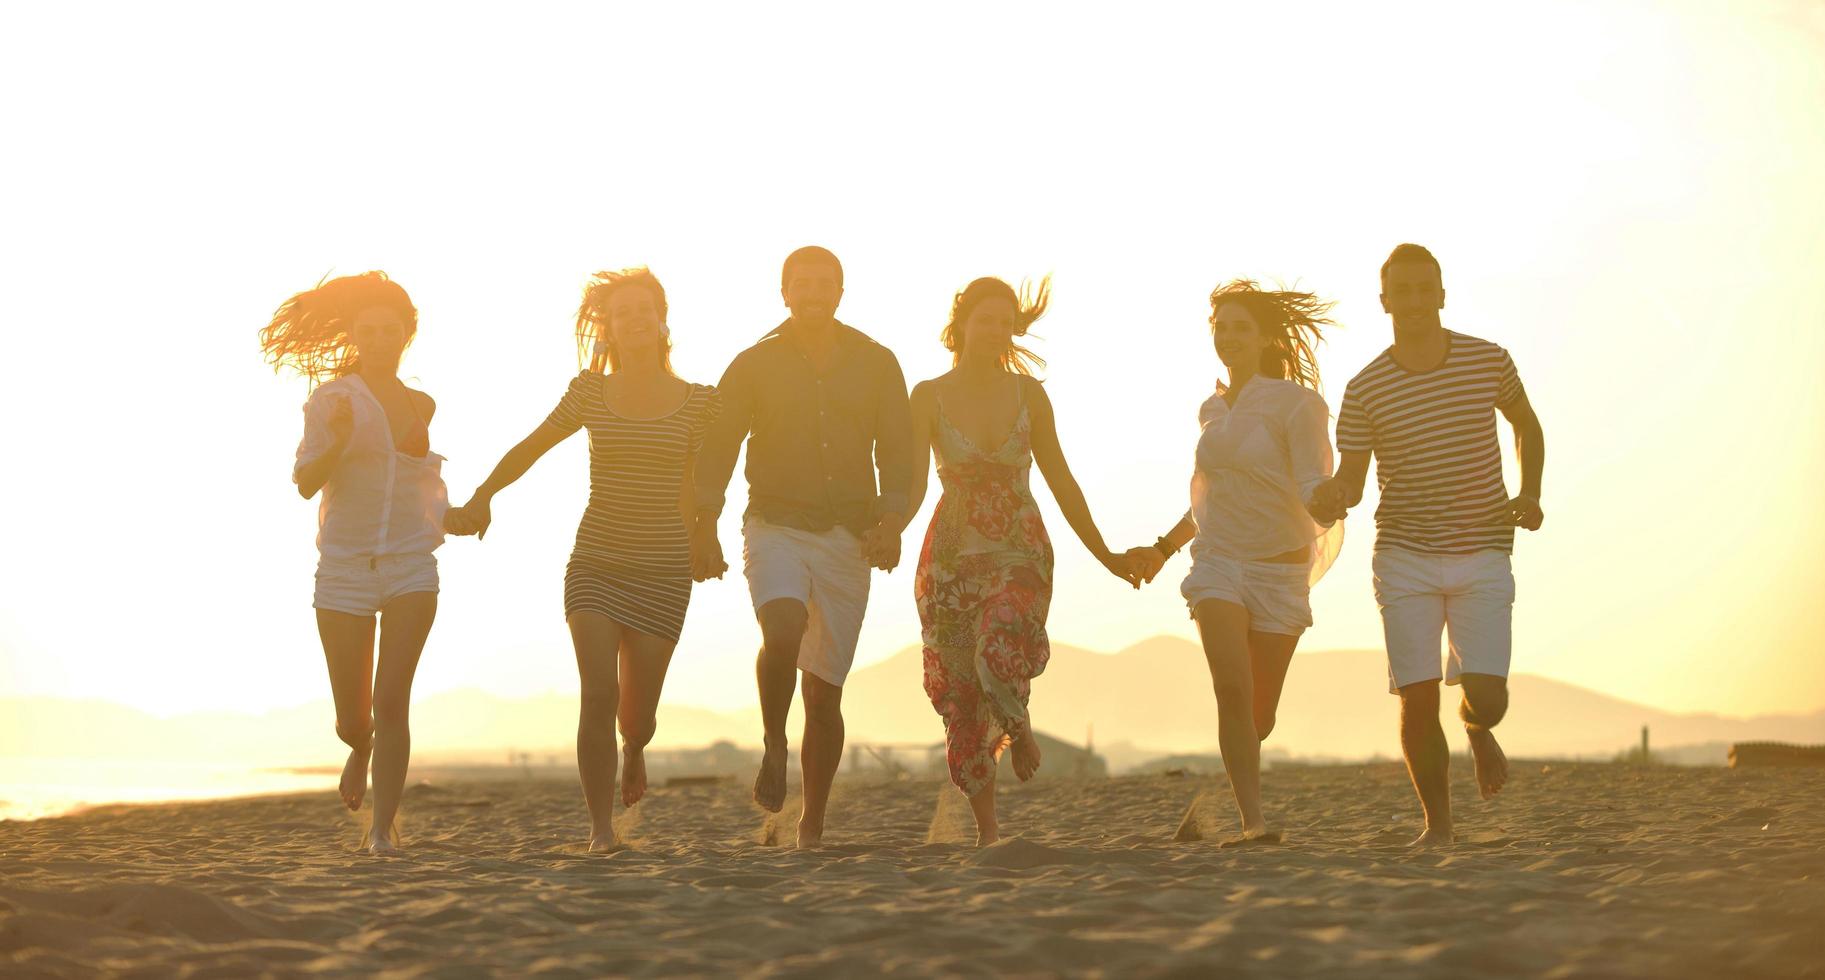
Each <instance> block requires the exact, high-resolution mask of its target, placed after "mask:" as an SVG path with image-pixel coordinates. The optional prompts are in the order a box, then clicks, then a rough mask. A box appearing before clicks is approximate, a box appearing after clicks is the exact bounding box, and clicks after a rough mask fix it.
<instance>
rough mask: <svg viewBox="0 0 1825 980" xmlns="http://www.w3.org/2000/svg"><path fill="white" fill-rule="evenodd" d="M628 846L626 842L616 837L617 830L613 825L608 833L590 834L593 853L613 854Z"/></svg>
mask: <svg viewBox="0 0 1825 980" xmlns="http://www.w3.org/2000/svg"><path fill="white" fill-rule="evenodd" d="M626 848H627V845H626V844H623V843H621V842H620V841H619V840H616V839H615V831H614V828H612V827H611V828H609V830H608V832H607V833H595V832H591V833H590V835H589V853H591V854H613V853H615V852H616V851H620V850H625V849H626Z"/></svg>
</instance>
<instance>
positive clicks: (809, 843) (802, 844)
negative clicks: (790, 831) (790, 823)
mask: <svg viewBox="0 0 1825 980" xmlns="http://www.w3.org/2000/svg"><path fill="white" fill-rule="evenodd" d="M823 843H824V828H823V827H822V826H821V825H820V826H816V827H814V826H812V825H810V824H808V823H806V822H805V821H804V820H800V821H799V822H798V843H797V844H795V845H793V846H795V847H797V848H798V849H799V850H801V851H809V850H811V849H812V848H815V847H817V846H819V845H821V844H823Z"/></svg>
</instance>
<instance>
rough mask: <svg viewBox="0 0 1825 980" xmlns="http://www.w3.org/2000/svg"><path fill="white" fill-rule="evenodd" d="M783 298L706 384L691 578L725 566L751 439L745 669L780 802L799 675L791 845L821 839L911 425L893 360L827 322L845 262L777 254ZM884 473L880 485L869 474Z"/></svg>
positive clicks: (812, 251) (765, 782)
mask: <svg viewBox="0 0 1825 980" xmlns="http://www.w3.org/2000/svg"><path fill="white" fill-rule="evenodd" d="M780 295H781V298H783V299H784V300H785V304H786V307H787V308H788V309H789V310H791V313H792V315H791V316H790V317H789V318H787V320H786V321H785V322H784V323H782V324H780V325H779V327H778V328H777V329H775V330H774V331H773V332H771V333H769V334H767V335H766V336H765V337H763V338H762V339H761V341H760V342H759V343H757V344H755V345H754V346H753V347H750V348H748V349H747V350H745V351H743V352H742V353H741V354H739V355H737V356H736V358H735V360H734V362H733V363H731V364H730V365H729V369H728V371H727V372H725V373H724V374H723V377H722V381H721V383H720V384H719V385H718V386H717V387H718V388H719V389H720V390H721V392H722V395H723V399H724V411H723V414H722V416H721V418H719V419H718V420H717V421H716V423H715V424H714V425H712V426H711V428H710V434H709V436H708V437H707V438H706V439H705V441H704V445H703V454H702V458H701V459H700V460H699V462H698V466H697V501H698V511H697V524H696V532H695V533H696V534H697V536H698V537H699V539H700V540H702V541H704V542H705V546H704V547H703V549H702V550H701V552H700V555H699V557H698V558H697V559H695V564H694V567H693V573H694V575H695V576H696V577H697V579H698V580H699V581H702V579H703V578H705V577H707V576H709V575H712V574H715V569H717V568H719V567H720V566H721V564H722V549H721V546H720V543H719V542H718V541H717V539H716V518H717V515H718V514H719V513H720V512H721V510H722V506H723V499H724V493H725V492H726V491H727V489H728V485H729V477H730V475H731V473H732V471H733V470H734V468H735V457H736V455H737V453H738V452H739V451H740V449H741V444H742V440H743V439H744V438H745V439H747V441H748V463H747V478H748V508H747V511H746V513H745V514H744V515H743V525H742V540H743V563H742V564H743V569H742V570H743V572H744V573H745V574H746V576H747V579H748V591H749V593H750V595H751V597H752V598H753V601H754V611H755V617H756V618H757V619H758V620H759V621H760V629H761V637H762V641H761V642H762V646H761V651H760V657H759V660H758V662H757V663H756V665H755V676H756V681H757V684H758V686H759V688H760V707H761V719H762V723H763V725H764V727H765V741H766V745H765V756H764V758H763V760H762V762H761V766H760V772H759V774H758V775H757V776H756V777H755V780H754V799H755V801H756V802H757V803H759V804H760V805H761V806H762V807H764V808H766V809H767V810H770V811H773V812H778V811H779V810H780V808H781V807H782V806H783V805H784V803H785V798H786V755H787V753H786V715H787V713H788V712H789V711H790V709H791V707H792V687H793V682H794V680H795V679H796V677H797V675H799V674H800V673H801V672H802V681H801V687H802V690H803V692H804V696H805V738H804V743H803V744H802V745H801V747H800V753H799V756H800V758H799V764H800V767H801V769H802V770H803V774H804V808H803V811H802V813H801V815H800V818H799V824H798V844H799V846H801V847H811V846H815V845H816V844H817V843H818V842H819V840H820V839H821V838H822V837H823V833H824V811H825V807H826V805H827V804H828V803H829V798H830V785H831V783H832V781H834V780H835V778H836V770H837V767H838V765H840V764H841V762H842V758H843V713H842V698H843V681H844V680H845V679H846V678H847V677H848V676H849V668H850V666H851V664H852V663H853V662H854V660H855V646H856V639H857V637H858V635H859V634H860V633H861V629H862V614H863V611H864V609H865V608H866V606H867V603H868V585H869V569H870V567H873V568H879V569H882V570H884V571H891V570H892V569H893V568H894V566H896V565H898V564H899V561H900V537H899V532H900V530H901V528H903V527H904V526H905V523H906V513H907V510H906V489H907V484H908V483H909V482H910V479H911V471H912V468H913V464H912V422H911V420H910V417H909V413H908V409H907V400H906V382H905V379H904V376H903V375H902V374H901V373H900V364H899V362H898V361H896V360H895V359H894V356H893V353H892V352H890V351H889V350H888V349H887V348H885V347H883V346H881V345H880V344H878V343H876V342H874V341H873V340H870V339H869V338H868V337H866V336H864V335H863V334H862V333H861V332H860V331H857V330H855V329H853V328H851V327H849V326H846V325H844V324H842V323H839V322H837V320H836V308H837V304H838V303H839V302H840V301H841V300H842V297H843V267H842V264H841V263H839V262H838V261H837V258H836V256H835V255H832V254H831V253H830V252H829V251H827V250H825V249H822V248H818V247H816V246H807V247H805V248H801V249H799V250H797V251H795V252H793V253H792V254H791V255H789V256H787V257H786V262H785V265H784V268H783V269H782V270H781V273H780ZM877 465H878V469H879V476H880V483H879V494H878V495H877V493H876V482H875V477H876V469H877Z"/></svg>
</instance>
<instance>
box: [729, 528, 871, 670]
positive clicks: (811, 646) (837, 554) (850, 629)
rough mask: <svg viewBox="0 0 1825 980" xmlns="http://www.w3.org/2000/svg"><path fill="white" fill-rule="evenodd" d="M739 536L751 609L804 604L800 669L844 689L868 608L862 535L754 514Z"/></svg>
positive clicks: (866, 576) (743, 572) (846, 530)
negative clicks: (783, 524) (784, 603)
mask: <svg viewBox="0 0 1825 980" xmlns="http://www.w3.org/2000/svg"><path fill="white" fill-rule="evenodd" d="M741 538H742V547H741V563H742V569H741V570H742V574H744V575H746V576H747V578H748V594H749V595H750V596H751V597H752V598H753V600H754V609H755V611H757V612H758V611H759V610H760V607H762V606H764V605H766V604H767V603H769V602H772V601H773V600H775V599H797V600H798V601H800V602H802V603H804V604H805V611H806V613H807V614H808V618H807V619H806V621H805V638H804V640H803V641H801V642H800V643H799V647H798V668H799V669H800V670H803V671H807V672H809V673H811V674H814V675H816V676H817V677H818V678H819V679H821V680H824V681H827V682H829V683H831V684H834V685H836V686H837V687H842V686H843V681H844V680H845V679H847V678H848V677H849V668H850V667H851V666H852V665H854V663H855V645H856V640H857V638H859V637H860V636H861V635H862V613H863V611H864V610H866V609H867V607H868V581H869V571H870V569H869V567H868V562H867V561H866V560H865V559H863V557H862V539H861V538H858V537H856V536H855V534H854V532H852V531H850V530H849V529H848V528H845V527H834V528H831V529H830V530H828V531H802V530H799V529H798V528H795V527H781V526H779V525H777V524H768V523H767V522H766V521H763V520H761V519H760V518H758V517H751V518H749V519H748V520H747V522H746V523H745V524H743V525H742V528H741Z"/></svg>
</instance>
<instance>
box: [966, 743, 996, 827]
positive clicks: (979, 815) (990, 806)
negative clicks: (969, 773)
mask: <svg viewBox="0 0 1825 980" xmlns="http://www.w3.org/2000/svg"><path fill="white" fill-rule="evenodd" d="M996 755H1000V753H996ZM998 770H999V767H996V768H991V769H990V770H989V781H988V782H987V783H985V784H983V787H982V788H981V789H979V790H977V791H976V795H975V796H972V797H970V798H969V801H970V812H971V813H973V814H975V816H976V846H977V847H987V846H989V845H990V844H993V843H995V842H996V841H998V840H1000V839H1001V825H1000V824H999V823H997V822H996V821H995V776H996V774H997V772H998Z"/></svg>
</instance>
